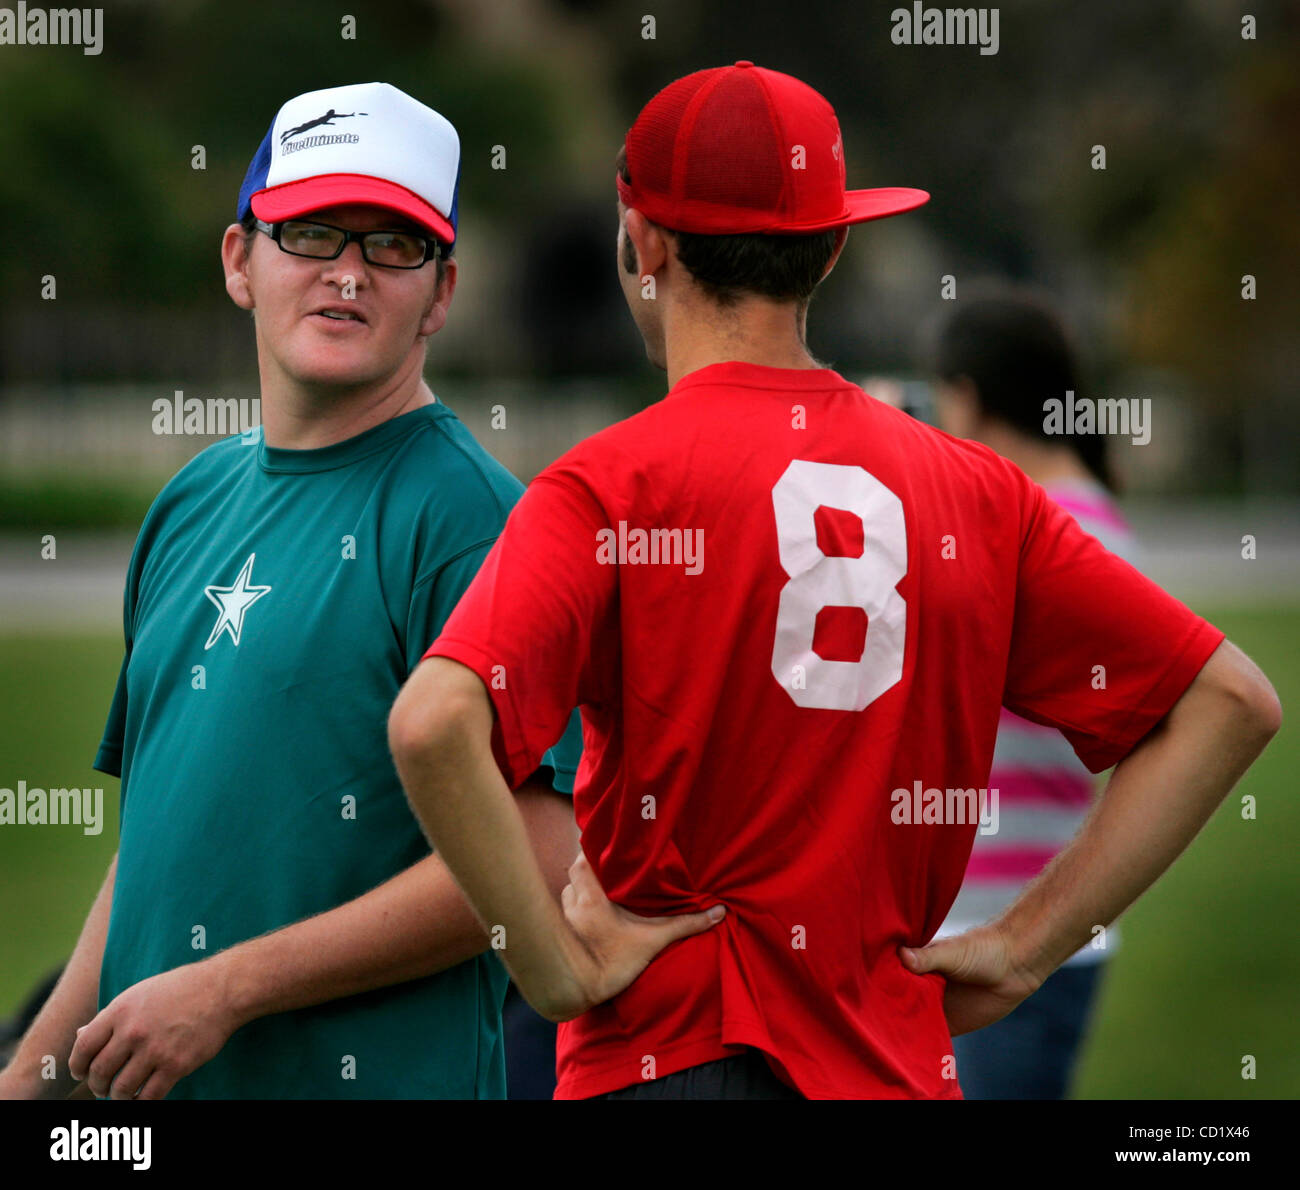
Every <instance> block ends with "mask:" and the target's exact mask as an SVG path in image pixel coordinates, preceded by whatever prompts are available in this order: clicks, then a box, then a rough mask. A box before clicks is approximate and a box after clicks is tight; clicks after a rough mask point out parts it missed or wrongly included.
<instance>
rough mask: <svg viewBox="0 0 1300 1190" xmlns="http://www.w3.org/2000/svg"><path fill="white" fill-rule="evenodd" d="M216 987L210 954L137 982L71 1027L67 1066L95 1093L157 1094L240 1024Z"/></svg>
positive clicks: (217, 1048) (136, 1096) (196, 1064)
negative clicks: (73, 1036)
mask: <svg viewBox="0 0 1300 1190" xmlns="http://www.w3.org/2000/svg"><path fill="white" fill-rule="evenodd" d="M222 988H223V981H222V980H221V978H220V975H219V969H218V968H217V967H216V966H215V965H214V964H213V960H211V959H208V960H204V961H203V962H199V963H187V964H186V965H185V966H183V967H176V968H174V969H173V970H171V971H164V972H163V973H162V974H161V975H155V976H153V977H152V978H150V979H144V980H141V981H140V982H139V983H137V984H135V985H133V986H132V987H129V988H127V989H126V991H124V992H122V993H121V995H119V996H117V997H116V998H115V999H114V1000H113V1001H112V1003H110V1004H109V1005H108V1006H107V1007H106V1008H105V1009H104V1010H103V1011H102V1012H100V1013H99V1015H98V1016H96V1017H95V1018H94V1019H93V1020H92V1021H91V1022H90V1024H88V1025H83V1026H82V1027H81V1028H80V1029H78V1030H77V1042H76V1044H75V1045H74V1046H73V1047H72V1053H71V1055H69V1058H68V1068H69V1070H70V1071H71V1072H72V1075H73V1077H74V1078H78V1079H85V1080H86V1084H87V1085H88V1086H89V1087H90V1089H91V1091H93V1092H94V1093H95V1094H96V1095H99V1096H104V1095H110V1094H111V1097H112V1098H113V1099H161V1098H163V1096H165V1095H166V1094H167V1093H168V1092H169V1091H170V1090H171V1089H172V1088H173V1087H174V1086H175V1085H176V1084H177V1082H179V1081H180V1080H181V1079H182V1078H184V1077H185V1076H186V1075H187V1074H190V1073H191V1072H192V1071H194V1070H197V1069H198V1068H199V1067H200V1066H202V1065H203V1063H204V1062H207V1061H208V1060H209V1059H211V1058H212V1057H214V1056H215V1055H216V1054H217V1053H218V1052H219V1051H220V1049H221V1047H222V1046H223V1045H225V1044H226V1041H227V1040H228V1039H229V1037H230V1035H231V1034H232V1033H233V1032H234V1031H235V1030H236V1029H237V1028H238V1027H239V1026H240V1025H241V1024H242V1023H243V1022H242V1021H240V1020H238V1019H236V1017H235V1015H234V1013H233V1012H232V1011H231V1010H230V1009H229V1007H228V1005H227V1002H226V999H225V996H224V994H223V991H222Z"/></svg>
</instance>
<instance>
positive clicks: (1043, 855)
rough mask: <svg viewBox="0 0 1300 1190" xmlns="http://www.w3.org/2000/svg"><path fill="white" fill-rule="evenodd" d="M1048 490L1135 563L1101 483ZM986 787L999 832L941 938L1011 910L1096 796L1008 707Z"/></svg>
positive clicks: (1047, 732) (1050, 741) (1058, 745)
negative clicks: (991, 796)
mask: <svg viewBox="0 0 1300 1190" xmlns="http://www.w3.org/2000/svg"><path fill="white" fill-rule="evenodd" d="M1043 489H1044V491H1046V493H1047V495H1048V496H1049V497H1050V498H1051V499H1052V500H1053V501H1055V502H1056V504H1058V505H1059V506H1060V507H1061V508H1063V509H1065V511H1066V512H1068V513H1070V515H1071V516H1073V517H1074V519H1075V520H1076V521H1077V522H1078V524H1079V527H1080V528H1081V529H1083V530H1084V532H1086V533H1090V534H1091V535H1092V536H1093V537H1095V538H1097V540H1098V541H1100V542H1101V544H1102V545H1104V546H1105V547H1106V548H1107V549H1108V550H1110V552H1111V553H1113V554H1118V555H1119V556H1120V557H1121V558H1123V559H1124V560H1125V561H1126V562H1129V563H1130V564H1134V565H1136V558H1137V548H1136V542H1135V540H1134V538H1133V534H1132V531H1131V530H1130V528H1129V526H1128V523H1127V522H1126V521H1125V520H1124V518H1123V516H1121V515H1120V512H1119V509H1118V507H1117V506H1116V504H1115V502H1114V500H1112V499H1111V497H1110V494H1109V493H1108V492H1107V491H1106V489H1105V488H1104V487H1102V485H1101V484H1099V483H1096V482H1094V481H1092V480H1062V481H1054V482H1052V483H1047V484H1044V485H1043ZM988 788H989V790H990V793H991V791H992V790H994V789H996V790H997V791H998V801H997V818H996V819H993V817H992V815H989V821H990V823H992V822H994V821H996V830H995V831H994V833H991V834H985V833H983V831H981V832H979V833H977V834H976V836H975V845H974V847H973V849H972V851H971V857H970V862H969V863H968V864H967V867H966V877H965V879H964V881H963V882H962V886H961V891H960V892H959V893H958V894H957V899H956V900H955V901H954V902H953V905H952V908H951V909H950V910H949V911H948V916H947V918H946V919H945V921H944V923H943V925H942V926H941V927H940V928H939V931H938V936H943V935H946V934H957V933H961V932H962V931H964V930H968V929H971V928H972V927H974V926H977V925H980V924H982V923H983V922H986V921H988V920H990V919H991V918H993V917H995V916H997V915H998V914H999V913H1001V912H1002V910H1003V909H1005V908H1006V907H1007V906H1008V905H1009V904H1011V902H1012V901H1014V900H1015V899H1016V897H1018V896H1019V895H1020V892H1021V890H1022V889H1023V888H1024V887H1025V885H1026V884H1028V883H1029V881H1030V880H1032V879H1033V878H1034V877H1035V876H1037V875H1038V873H1039V872H1041V871H1042V870H1043V868H1044V867H1046V866H1047V864H1048V862H1049V861H1050V860H1051V859H1053V858H1054V857H1055V855H1056V854H1057V852H1059V851H1061V850H1062V849H1063V848H1064V847H1065V845H1066V844H1067V843H1068V842H1069V841H1070V839H1071V838H1073V837H1074V835H1075V834H1076V833H1077V832H1078V830H1079V827H1080V826H1081V825H1082V823H1083V820H1084V818H1085V817H1086V815H1087V813H1088V809H1089V807H1090V806H1091V804H1092V798H1093V794H1094V791H1095V790H1094V778H1093V776H1092V774H1090V773H1089V772H1088V770H1087V768H1085V767H1084V764H1083V762H1082V761H1081V760H1080V759H1079V758H1078V757H1077V756H1076V755H1075V754H1074V749H1073V748H1071V747H1070V745H1069V743H1068V742H1067V741H1066V739H1065V737H1064V736H1063V735H1061V733H1060V732H1059V731H1057V730H1056V729H1055V728H1052V727H1043V726H1041V725H1040V724H1037V723H1030V722H1029V720H1027V719H1022V718H1021V717H1020V716H1019V715H1013V714H1012V713H1011V712H1010V711H1008V710H1007V709H1006V708H1005V707H1004V708H1003V709H1002V716H1001V718H1000V719H999V721H998V735H997V744H996V747H995V748H994V751H993V768H992V771H991V772H990V774H989V781H988ZM1118 941H1119V934H1118V931H1117V930H1116V929H1115V928H1114V927H1112V928H1111V929H1108V930H1107V931H1106V936H1105V945H1104V947H1097V946H1094V945H1093V944H1091V943H1090V944H1088V945H1085V946H1084V947H1083V948H1082V949H1081V950H1079V951H1077V952H1076V953H1075V954H1074V955H1072V956H1071V957H1070V958H1069V960H1067V962H1068V963H1069V964H1077V963H1089V962H1099V961H1100V960H1102V959H1104V958H1106V957H1107V956H1108V955H1110V954H1111V953H1113V951H1114V950H1115V947H1116V944H1117V943H1118Z"/></svg>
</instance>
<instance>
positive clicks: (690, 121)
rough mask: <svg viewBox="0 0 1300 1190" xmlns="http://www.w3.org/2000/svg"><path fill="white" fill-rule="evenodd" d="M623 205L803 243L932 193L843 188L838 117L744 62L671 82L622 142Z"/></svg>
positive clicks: (803, 91) (805, 90) (677, 227)
mask: <svg viewBox="0 0 1300 1190" xmlns="http://www.w3.org/2000/svg"><path fill="white" fill-rule="evenodd" d="M625 149H626V152H627V169H628V174H629V175H630V177H631V179H632V181H631V183H627V182H624V181H623V179H622V178H618V179H617V184H618V193H619V197H620V198H621V199H622V200H623V202H624V204H625V205H627V206H629V207H634V208H635V209H636V210H638V211H640V212H641V213H642V214H643V215H645V216H646V218H647V219H651V220H653V221H654V222H655V223H658V224H659V225H660V226H662V227H667V228H670V229H672V230H674V231H686V232H698V233H700V234H702V235H733V234H739V233H744V232H768V233H772V234H778V235H779V234H782V233H784V234H788V235H806V234H811V233H813V232H818V231H828V230H829V229H831V228H833V227H843V226H846V225H847V224H850V223H864V222H866V221H867V220H868V219H883V218H885V216H887V215H898V214H901V213H902V212H904V211H910V210H912V209H914V208H915V207H919V206H921V204H922V203H926V202H929V201H930V195H929V194H928V193H927V192H926V191H924V190H910V189H907V188H905V187H896V186H891V187H884V188H881V189H875V190H845V188H844V180H845V174H844V141H843V138H842V137H841V135H840V122H839V120H837V119H836V118H835V109H834V108H832V107H831V105H830V104H829V103H827V102H826V100H825V99H824V98H823V97H822V96H821V95H819V94H818V93H817V92H816V91H814V90H813V89H812V88H811V87H810V86H808V84H807V83H803V82H800V81H799V80H798V79H797V78H793V77H792V76H790V75H788V74H781V73H780V72H779V71H775V70H767V69H765V68H764V67H762V66H755V65H754V64H753V63H752V62H744V61H742V62H737V63H736V64H735V65H734V66H719V67H715V68H714V69H712V70H697V71H696V72H695V73H694V74H688V75H686V77H685V78H679V79H678V80H677V81H676V82H673V83H669V84H668V86H666V87H665V88H664V89H663V90H662V91H660V92H659V94H658V95H656V96H655V97H654V98H653V99H652V100H650V102H649V103H647V104H646V105H645V107H644V108H642V109H641V114H640V115H639V116H637V118H636V123H635V124H633V125H632V127H631V129H630V130H629V132H628V134H627V140H626V141H625Z"/></svg>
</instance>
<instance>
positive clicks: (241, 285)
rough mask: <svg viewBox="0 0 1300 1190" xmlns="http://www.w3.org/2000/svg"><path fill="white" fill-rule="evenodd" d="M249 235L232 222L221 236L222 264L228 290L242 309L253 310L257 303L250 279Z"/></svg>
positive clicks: (233, 300) (232, 298)
mask: <svg viewBox="0 0 1300 1190" xmlns="http://www.w3.org/2000/svg"><path fill="white" fill-rule="evenodd" d="M250 255H251V252H250V248H249V243H248V237H247V236H246V235H245V234H244V229H243V228H242V227H241V226H240V225H239V224H238V223H232V224H231V225H230V226H229V227H227V228H226V231H225V234H224V235H223V236H222V237H221V265H222V268H224V269H225V271H226V292H227V293H228V294H230V300H231V301H232V302H234V303H235V305H236V306H238V307H239V308H240V309H241V310H252V309H253V308H254V307H255V306H256V305H257V303H256V302H255V301H254V300H253V291H252V288H251V286H250V285H249V280H248V258H249V256H250Z"/></svg>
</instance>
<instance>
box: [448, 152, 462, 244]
mask: <svg viewBox="0 0 1300 1190" xmlns="http://www.w3.org/2000/svg"><path fill="white" fill-rule="evenodd" d="M459 205H460V158H459V155H458V156H457V159H456V184H455V185H454V186H452V188H451V210H450V211H448V212H447V222H448V223H450V224H451V233H452V236H453V237H454V236H455V235H457V234H458V233H457V228H456V214H457V207H458V206H459ZM455 245H456V241H455V239H454V238H453V240H452V241H451V243H450V244H449V245H448V246H447V247H448V250H450V249H451V248H454V247H455Z"/></svg>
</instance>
